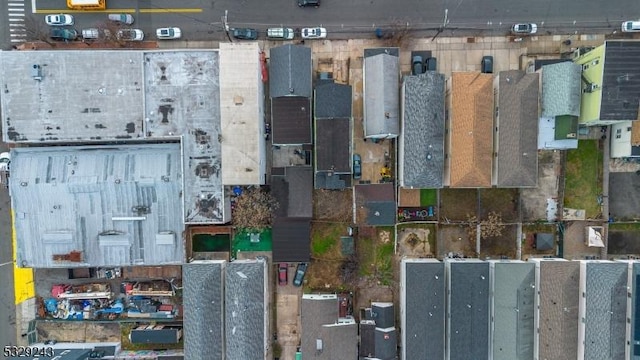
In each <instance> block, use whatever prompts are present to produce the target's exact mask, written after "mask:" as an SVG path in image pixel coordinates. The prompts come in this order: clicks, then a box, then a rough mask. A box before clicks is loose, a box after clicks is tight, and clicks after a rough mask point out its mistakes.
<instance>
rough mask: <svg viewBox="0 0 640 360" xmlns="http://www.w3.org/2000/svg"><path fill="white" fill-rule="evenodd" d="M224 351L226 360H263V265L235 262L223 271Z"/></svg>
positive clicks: (265, 268)
mask: <svg viewBox="0 0 640 360" xmlns="http://www.w3.org/2000/svg"><path fill="white" fill-rule="evenodd" d="M224 280H225V345H226V346H225V351H226V359H228V360H263V359H264V357H265V356H266V348H267V346H268V344H267V343H265V341H266V340H265V339H266V337H267V334H266V331H267V328H266V326H267V323H266V321H267V320H266V316H267V315H266V314H267V313H268V311H267V309H266V304H267V298H266V296H267V294H266V291H267V263H266V261H264V260H236V261H233V262H231V263H229V264H227V266H226V268H225V279H224Z"/></svg>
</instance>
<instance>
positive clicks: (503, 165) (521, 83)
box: [496, 70, 539, 187]
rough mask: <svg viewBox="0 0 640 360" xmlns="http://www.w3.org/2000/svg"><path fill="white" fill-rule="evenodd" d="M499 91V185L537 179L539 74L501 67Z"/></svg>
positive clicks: (528, 184)
mask: <svg viewBox="0 0 640 360" xmlns="http://www.w3.org/2000/svg"><path fill="white" fill-rule="evenodd" d="M499 79H500V80H499V92H498V109H499V114H498V157H497V159H496V161H497V164H496V166H497V168H498V178H497V185H498V186H499V187H534V186H536V184H537V182H538V152H537V150H538V144H537V140H538V89H539V84H538V74H535V73H534V74H525V72H524V71H520V70H511V71H502V72H500V75H499Z"/></svg>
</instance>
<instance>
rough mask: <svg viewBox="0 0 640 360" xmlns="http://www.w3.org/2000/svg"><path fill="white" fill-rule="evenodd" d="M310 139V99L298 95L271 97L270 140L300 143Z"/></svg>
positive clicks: (293, 143)
mask: <svg viewBox="0 0 640 360" xmlns="http://www.w3.org/2000/svg"><path fill="white" fill-rule="evenodd" d="M311 141H312V138H311V100H309V99H308V98H306V97H300V96H290V97H282V98H277V99H271V142H272V143H273V144H274V145H300V144H311Z"/></svg>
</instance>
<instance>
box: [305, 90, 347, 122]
mask: <svg viewBox="0 0 640 360" xmlns="http://www.w3.org/2000/svg"><path fill="white" fill-rule="evenodd" d="M314 111H315V118H316V119H335V118H351V86H350V85H344V84H337V83H334V82H329V83H322V84H320V85H318V86H316V96H315V108H314Z"/></svg>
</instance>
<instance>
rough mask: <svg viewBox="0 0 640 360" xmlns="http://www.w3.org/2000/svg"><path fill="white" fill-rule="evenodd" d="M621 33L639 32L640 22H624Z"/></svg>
mask: <svg viewBox="0 0 640 360" xmlns="http://www.w3.org/2000/svg"><path fill="white" fill-rule="evenodd" d="M622 32H640V21H625V22H623V23H622Z"/></svg>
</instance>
